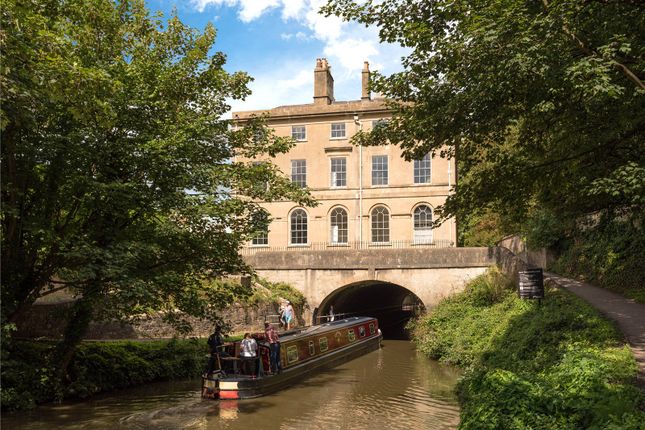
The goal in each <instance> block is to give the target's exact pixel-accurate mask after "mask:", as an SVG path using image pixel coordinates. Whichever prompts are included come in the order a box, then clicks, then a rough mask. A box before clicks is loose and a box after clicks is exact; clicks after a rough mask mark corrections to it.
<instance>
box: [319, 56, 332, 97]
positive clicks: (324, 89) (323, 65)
mask: <svg viewBox="0 0 645 430" xmlns="http://www.w3.org/2000/svg"><path fill="white" fill-rule="evenodd" d="M333 101H334V78H333V77H332V76H331V66H330V65H329V63H327V59H326V58H318V59H316V68H315V69H314V103H315V104H328V105H330V104H332V102H333Z"/></svg>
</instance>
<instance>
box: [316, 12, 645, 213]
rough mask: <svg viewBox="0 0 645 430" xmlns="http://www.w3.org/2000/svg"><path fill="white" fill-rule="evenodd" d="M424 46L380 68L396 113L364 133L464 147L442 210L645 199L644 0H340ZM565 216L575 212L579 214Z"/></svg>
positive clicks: (445, 148)
mask: <svg viewBox="0 0 645 430" xmlns="http://www.w3.org/2000/svg"><path fill="white" fill-rule="evenodd" d="M323 11H324V12H325V13H326V14H328V15H329V14H336V15H339V16H342V17H343V18H345V19H347V20H356V21H359V22H361V23H364V24H366V25H376V26H378V27H379V31H380V33H379V34H380V38H381V40H383V41H387V42H398V43H400V44H401V45H403V46H406V47H409V48H411V53H410V54H409V55H408V56H407V57H405V58H404V59H403V65H404V70H403V71H402V72H400V73H395V74H393V75H391V76H388V77H385V76H378V77H377V78H376V79H375V81H374V83H373V89H374V90H376V91H379V92H381V93H382V94H384V95H385V96H386V97H388V98H390V100H391V101H390V104H391V106H392V108H393V110H394V114H393V119H392V121H390V122H389V123H388V124H387V126H386V127H382V128H379V129H378V130H376V131H374V132H372V133H362V134H359V135H358V136H356V138H355V139H354V141H355V142H356V143H358V144H363V145H369V144H383V143H385V142H391V143H393V144H397V145H399V146H401V148H402V149H403V154H404V156H405V157H406V158H407V159H412V158H416V157H418V156H420V155H422V154H425V153H427V152H433V153H442V155H444V156H455V154H458V162H459V168H460V177H459V185H458V188H457V192H456V193H455V194H454V195H451V196H449V197H448V199H447V202H446V204H445V205H444V207H443V208H442V211H441V218H440V219H439V222H442V221H443V220H445V219H446V218H448V217H452V216H458V217H464V216H466V215H468V214H469V213H471V212H475V211H477V210H481V209H484V208H486V210H491V211H492V212H494V213H497V214H501V215H503V216H504V218H506V219H507V220H509V223H510V224H523V223H524V222H525V221H526V220H527V218H529V217H530V216H531V213H532V212H533V211H536V210H538V211H547V212H550V213H552V214H556V215H557V217H558V218H559V219H560V220H569V221H571V220H575V219H576V218H578V217H579V216H581V215H584V214H589V213H594V212H597V211H603V212H609V213H615V214H619V213H621V212H624V211H625V210H627V211H629V212H632V213H639V212H640V213H642V208H643V206H644V205H645V179H644V178H645V156H644V151H643V142H645V84H644V82H643V81H644V80H645V9H644V8H643V4H642V2H639V1H630V0H624V1H621V0H601V1H588V0H574V1H570V0H569V1H564V0H532V1H528V0H503V1H483V2H482V1H472V0H466V1H460V2H454V1H448V0H435V1H423V0H418V1H414V0H410V1H398V0H384V1H378V2H374V1H371V0H368V1H366V2H365V3H362V4H357V3H356V2H353V1H350V0H330V1H329V3H328V4H327V6H325V7H324V8H323ZM563 224H567V223H566V222H565V223H563Z"/></svg>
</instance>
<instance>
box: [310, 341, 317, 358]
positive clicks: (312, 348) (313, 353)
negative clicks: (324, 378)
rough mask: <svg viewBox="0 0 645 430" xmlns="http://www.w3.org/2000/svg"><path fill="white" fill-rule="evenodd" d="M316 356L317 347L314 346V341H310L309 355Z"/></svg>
mask: <svg viewBox="0 0 645 430" xmlns="http://www.w3.org/2000/svg"><path fill="white" fill-rule="evenodd" d="M315 354H316V345H314V341H313V340H310V341H309V355H315Z"/></svg>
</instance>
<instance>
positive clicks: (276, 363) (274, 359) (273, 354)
mask: <svg viewBox="0 0 645 430" xmlns="http://www.w3.org/2000/svg"><path fill="white" fill-rule="evenodd" d="M264 335H265V336H266V340H267V341H268V342H269V352H270V354H269V360H270V361H271V372H272V373H274V374H275V373H280V371H281V370H282V365H281V364H280V338H279V337H278V332H277V331H275V328H273V326H272V325H271V324H269V323H268V322H265V323H264Z"/></svg>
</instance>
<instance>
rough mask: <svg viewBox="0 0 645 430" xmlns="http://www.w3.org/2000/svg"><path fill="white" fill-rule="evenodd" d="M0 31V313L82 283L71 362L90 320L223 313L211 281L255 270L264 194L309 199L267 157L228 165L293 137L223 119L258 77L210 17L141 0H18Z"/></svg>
mask: <svg viewBox="0 0 645 430" xmlns="http://www.w3.org/2000/svg"><path fill="white" fill-rule="evenodd" d="M1 36H2V38H1V43H2V45H1V48H2V54H3V63H2V74H1V79H2V81H1V82H2V110H1V114H0V120H1V124H0V130H1V132H2V136H1V137H2V319H3V323H11V322H15V321H16V320H17V318H18V316H19V315H20V314H21V313H22V312H23V311H24V310H25V309H26V308H28V307H29V306H30V305H31V304H32V303H33V302H34V301H35V300H36V299H38V298H39V297H43V296H45V295H48V294H51V293H53V292H56V291H58V290H60V289H68V290H69V291H71V292H72V293H73V294H75V295H76V296H77V298H78V299H77V300H76V301H75V303H74V305H73V307H72V308H71V311H70V324H69V325H68V329H67V332H66V335H65V341H64V342H63V344H62V347H61V349H60V351H61V360H62V362H63V367H64V363H65V361H66V360H68V359H69V357H70V353H71V351H73V347H74V345H75V344H76V343H77V342H78V341H79V340H80V339H81V337H82V335H83V333H84V331H85V329H86V327H87V324H88V322H89V321H90V320H91V319H104V318H117V319H122V318H126V317H129V316H132V315H135V314H141V313H145V312H150V311H153V310H155V311H159V310H160V311H165V315H166V317H167V318H168V320H169V321H171V322H175V323H176V324H177V325H178V326H181V323H182V320H181V318H178V315H181V313H185V314H190V315H194V316H198V317H206V316H210V317H213V316H214V312H216V310H217V309H218V308H221V306H223V305H224V304H225V303H226V300H228V299H227V298H228V297H229V296H228V295H227V294H222V293H221V291H218V290H217V289H214V288H209V285H210V284H209V283H207V282H203V281H204V278H206V277H211V276H217V275H222V274H227V273H237V272H242V271H246V270H248V268H247V266H246V265H245V264H244V261H243V260H242V258H241V257H240V256H239V255H238V249H239V248H240V246H241V244H242V243H243V241H245V240H247V239H248V238H250V237H251V235H252V234H254V232H256V231H257V230H259V229H262V228H264V227H265V226H264V225H261V224H263V223H266V222H267V220H266V219H265V220H264V221H257V220H262V217H258V216H257V214H258V213H260V212H261V211H262V209H261V208H260V207H259V206H258V205H257V204H255V203H254V202H253V201H254V199H258V198H262V199H265V200H273V199H277V198H288V199H290V200H294V201H297V202H300V203H301V204H311V203H312V200H311V199H310V197H309V195H308V194H307V193H306V192H304V191H302V190H301V189H299V188H297V187H293V186H292V185H291V184H290V181H289V180H288V178H286V177H285V176H284V175H282V174H281V173H280V172H279V171H277V170H276V168H275V167H273V166H272V165H271V164H269V163H264V164H262V165H257V166H256V165H253V164H252V163H243V162H232V160H233V159H234V158H235V157H236V156H240V157H243V158H244V159H253V158H254V157H256V156H263V157H264V156H266V155H267V154H268V156H273V155H275V154H277V153H279V152H283V151H286V150H288V149H289V148H290V146H291V144H292V143H291V141H290V140H287V139H283V138H277V137H275V136H274V135H272V134H271V133H270V132H269V131H268V130H267V129H266V128H264V126H263V124H262V122H261V121H252V122H251V123H249V125H248V126H247V127H245V128H243V129H239V130H237V129H234V128H233V127H231V123H230V122H229V121H227V120H222V119H221V118H222V115H223V114H224V113H225V112H226V111H227V110H228V109H229V106H228V105H227V104H226V99H227V98H232V99H243V98H244V97H245V96H247V95H248V94H249V90H248V88H247V87H246V85H247V83H248V82H249V81H250V79H251V78H250V77H249V76H248V75H247V74H245V73H242V72H237V73H233V74H229V73H227V72H226V71H225V70H224V68H223V66H224V63H225V56H224V55H223V54H222V53H219V52H216V53H214V54H211V53H210V52H211V47H212V46H213V43H214V40H215V29H214V28H213V27H212V26H211V25H208V26H207V27H206V28H205V29H204V31H203V33H201V32H199V31H197V30H194V29H191V28H189V27H187V26H185V25H184V24H183V23H182V22H181V21H180V20H179V19H178V18H177V17H176V16H174V15H173V16H171V17H170V18H169V20H168V21H167V23H164V22H163V21H162V20H161V16H160V15H159V16H151V15H150V13H149V11H148V10H147V9H146V7H145V4H144V1H142V0H120V1H116V2H112V1H102V0H69V1H61V0H28V1H23V0H21V1H18V0H8V1H6V2H5V3H4V5H3V8H2V33H1ZM257 182H266V183H267V184H269V186H268V188H265V189H263V190H258V189H257V187H254V185H255V184H256V183H257ZM176 311H180V313H177V312H176Z"/></svg>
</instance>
